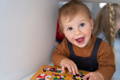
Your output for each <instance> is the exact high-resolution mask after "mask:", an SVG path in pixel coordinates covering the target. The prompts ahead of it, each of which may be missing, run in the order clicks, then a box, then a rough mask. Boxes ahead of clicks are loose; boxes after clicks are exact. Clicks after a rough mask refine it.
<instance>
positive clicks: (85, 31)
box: [62, 12, 93, 48]
mask: <svg viewBox="0 0 120 80" xmlns="http://www.w3.org/2000/svg"><path fill="white" fill-rule="evenodd" d="M62 25H63V33H64V35H65V37H66V38H67V39H68V40H69V41H70V42H71V43H72V44H74V45H76V46H78V47H80V48H82V47H85V46H86V45H87V43H88V42H89V40H90V38H91V33H92V29H93V20H92V19H90V18H89V17H88V15H87V14H86V13H84V12H80V13H78V14H77V15H75V16H74V18H73V19H72V20H71V21H67V20H66V19H65V18H63V19H62Z"/></svg>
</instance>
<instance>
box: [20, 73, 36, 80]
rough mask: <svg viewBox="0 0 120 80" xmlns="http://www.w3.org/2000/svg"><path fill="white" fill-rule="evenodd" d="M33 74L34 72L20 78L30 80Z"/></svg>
mask: <svg viewBox="0 0 120 80" xmlns="http://www.w3.org/2000/svg"><path fill="white" fill-rule="evenodd" d="M33 75H34V73H33V74H30V75H28V76H26V77H24V78H23V79H22V80H30V79H31V78H32V76H33Z"/></svg>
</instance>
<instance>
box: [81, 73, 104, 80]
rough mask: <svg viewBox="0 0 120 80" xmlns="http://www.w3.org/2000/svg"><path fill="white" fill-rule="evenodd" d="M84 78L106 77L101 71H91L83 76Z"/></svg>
mask: <svg viewBox="0 0 120 80" xmlns="http://www.w3.org/2000/svg"><path fill="white" fill-rule="evenodd" d="M83 80H104V78H103V76H102V74H101V73H99V72H90V73H88V74H87V75H85V76H84V77H83Z"/></svg>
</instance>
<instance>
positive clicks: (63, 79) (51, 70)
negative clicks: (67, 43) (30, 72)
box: [31, 65, 87, 80]
mask: <svg viewBox="0 0 120 80" xmlns="http://www.w3.org/2000/svg"><path fill="white" fill-rule="evenodd" d="M86 73H87V72H81V71H80V73H79V74H76V75H72V74H70V73H69V72H65V73H63V72H62V69H61V67H58V66H50V65H44V66H41V67H40V69H39V71H38V72H37V73H36V74H35V75H34V76H33V77H32V79H31V80H83V79H82V77H83V76H84V74H86Z"/></svg>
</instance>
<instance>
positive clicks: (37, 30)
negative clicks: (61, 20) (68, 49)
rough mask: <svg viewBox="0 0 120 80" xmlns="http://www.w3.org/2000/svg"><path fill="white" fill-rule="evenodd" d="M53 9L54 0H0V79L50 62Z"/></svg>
mask: <svg viewBox="0 0 120 80" xmlns="http://www.w3.org/2000/svg"><path fill="white" fill-rule="evenodd" d="M57 9H58V7H57V0H0V80H21V78H22V77H24V76H26V75H28V74H30V73H32V72H34V71H36V70H37V69H38V68H39V66H40V65H42V64H48V63H49V62H50V54H51V51H52V48H53V44H54V38H55V26H56V16H57Z"/></svg>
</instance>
